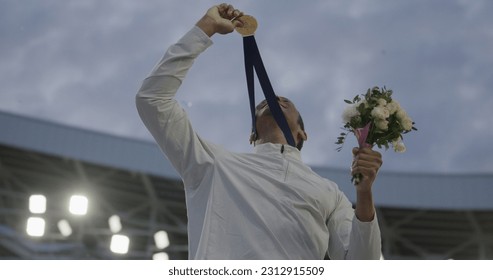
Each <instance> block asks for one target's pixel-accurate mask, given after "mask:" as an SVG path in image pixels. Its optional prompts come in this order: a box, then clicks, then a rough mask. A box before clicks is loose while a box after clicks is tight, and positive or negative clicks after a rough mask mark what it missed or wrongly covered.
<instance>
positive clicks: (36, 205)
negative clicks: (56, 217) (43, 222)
mask: <svg viewBox="0 0 493 280" xmlns="http://www.w3.org/2000/svg"><path fill="white" fill-rule="evenodd" d="M29 211H31V213H33V214H43V213H44V212H46V196H44V195H42V194H33V195H31V196H30V197H29Z"/></svg>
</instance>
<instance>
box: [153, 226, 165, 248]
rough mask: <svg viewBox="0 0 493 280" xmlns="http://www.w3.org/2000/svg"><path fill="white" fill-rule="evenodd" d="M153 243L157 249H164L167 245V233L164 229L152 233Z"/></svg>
mask: <svg viewBox="0 0 493 280" xmlns="http://www.w3.org/2000/svg"><path fill="white" fill-rule="evenodd" d="M154 243H155V244H156V247H157V248H158V249H164V248H166V247H168V246H169V238H168V233H167V232H166V231H164V230H161V231H158V232H156V233H155V234H154Z"/></svg>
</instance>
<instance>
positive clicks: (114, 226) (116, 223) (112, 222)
mask: <svg viewBox="0 0 493 280" xmlns="http://www.w3.org/2000/svg"><path fill="white" fill-rule="evenodd" d="M108 224H109V226H110V230H111V232H112V233H118V232H120V230H122V223H121V221H120V217H119V216H118V215H113V216H111V217H110V218H109V219H108Z"/></svg>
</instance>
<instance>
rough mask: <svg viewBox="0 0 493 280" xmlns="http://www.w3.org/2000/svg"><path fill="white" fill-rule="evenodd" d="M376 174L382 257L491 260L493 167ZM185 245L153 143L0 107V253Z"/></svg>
mask: <svg viewBox="0 0 493 280" xmlns="http://www.w3.org/2000/svg"><path fill="white" fill-rule="evenodd" d="M312 168H313V170H314V171H316V172H317V173H319V174H320V175H321V176H323V177H326V178H330V179H331V180H333V181H335V182H337V183H339V182H344V181H347V180H348V178H347V176H348V174H347V173H348V172H347V170H339V169H332V168H328V167H315V166H313V167H312ZM379 176H380V177H379V179H378V182H377V184H378V188H375V190H374V193H375V194H374V196H375V203H376V207H377V213H378V219H379V223H380V228H381V231H382V258H383V259H387V260H393V259H404V260H422V259H461V260H476V259H493V203H492V202H491V197H493V188H491V186H492V183H491V182H492V181H493V174H433V173H386V172H382V174H380V175H379ZM339 185H340V186H341V188H342V189H343V191H344V192H345V193H346V194H347V195H348V197H349V199H350V200H351V201H353V202H354V197H353V196H352V195H353V193H354V191H353V190H351V189H349V188H350V187H351V186H348V189H345V188H344V187H342V185H341V184H339ZM187 250H188V246H187V214H186V208H185V197H184V191H183V186H182V182H181V180H180V178H179V177H178V175H177V173H176V172H175V171H174V169H173V168H172V166H171V165H170V164H169V163H168V161H167V160H166V158H165V157H164V156H163V155H162V153H161V152H160V150H159V149H158V147H157V146H156V145H155V144H154V143H153V142H145V141H142V140H135V139H129V138H122V137H117V136H113V135H109V134H103V133H99V132H94V131H89V130H84V129H79V128H74V127H69V126H65V125H60V124H57V123H53V122H48V121H43V120H38V119H34V118H29V117H25V116H19V115H15V114H11V113H6V112H0V258H1V259H28V260H38V259H52V260H61V259H71V260H74V259H119V260H122V259H125V260H126V259H130V260H140V259H144V260H145V259H171V260H179V259H187V258H188V254H187Z"/></svg>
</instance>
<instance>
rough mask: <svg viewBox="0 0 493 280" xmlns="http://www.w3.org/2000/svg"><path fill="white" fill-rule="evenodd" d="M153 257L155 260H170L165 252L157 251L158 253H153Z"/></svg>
mask: <svg viewBox="0 0 493 280" xmlns="http://www.w3.org/2000/svg"><path fill="white" fill-rule="evenodd" d="M152 259H153V260H156V261H157V260H165V261H167V260H169V256H168V254H167V253H165V252H159V253H156V254H154V255H152Z"/></svg>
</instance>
